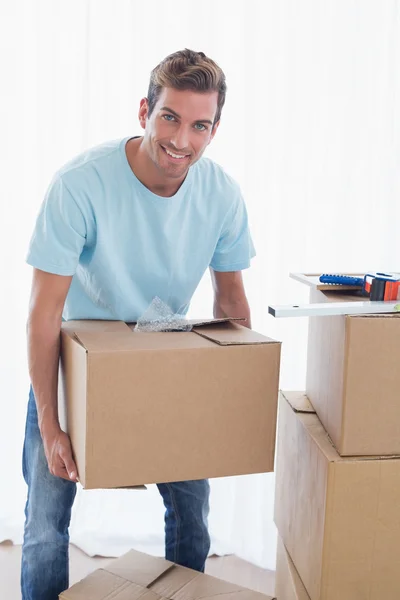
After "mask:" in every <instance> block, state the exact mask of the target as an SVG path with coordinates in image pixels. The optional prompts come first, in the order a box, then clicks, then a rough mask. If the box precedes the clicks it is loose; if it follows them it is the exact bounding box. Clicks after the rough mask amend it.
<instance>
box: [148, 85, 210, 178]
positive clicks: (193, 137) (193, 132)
mask: <svg viewBox="0 0 400 600" xmlns="http://www.w3.org/2000/svg"><path fill="white" fill-rule="evenodd" d="M217 102H218V92H207V93H199V92H194V91H191V90H176V89H173V88H163V89H162V91H161V94H160V97H159V98H158V101H157V103H156V105H155V107H154V109H153V112H152V113H151V115H150V117H149V116H148V104H147V100H146V99H143V100H142V101H141V103H140V111H139V121H140V124H141V126H142V127H143V129H145V134H144V142H145V148H146V150H147V152H148V154H149V156H150V158H151V160H152V161H153V163H154V164H155V166H156V167H157V168H158V170H159V171H160V172H161V174H162V175H163V176H164V177H166V178H172V179H184V177H185V176H186V173H187V171H188V169H189V167H190V166H191V165H193V164H194V163H195V162H196V161H198V160H199V158H200V157H201V156H202V154H203V152H204V150H205V149H206V147H207V146H208V144H209V143H210V142H211V140H212V139H213V137H214V135H215V133H216V131H217V128H218V125H219V123H216V124H215V125H214V127H213V123H214V118H215V114H216V112H217Z"/></svg>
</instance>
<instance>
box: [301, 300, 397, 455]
mask: <svg viewBox="0 0 400 600" xmlns="http://www.w3.org/2000/svg"><path fill="white" fill-rule="evenodd" d="M342 299H343V294H342V295H341V294H335V293H331V294H328V293H324V292H320V291H317V290H311V302H324V301H329V302H333V301H335V300H338V301H340V300H342ZM351 299H355V300H357V299H359V298H357V297H354V296H346V301H351ZM399 356H400V315H398V314H382V315H365V316H335V317H312V318H310V323H309V341H308V360H307V381H306V393H307V396H308V397H309V399H310V401H311V403H312V405H313V406H314V408H315V410H316V412H317V414H318V416H319V418H320V419H321V421H322V423H323V425H324V427H325V428H326V430H327V431H328V433H329V435H330V436H331V438H332V440H333V442H334V444H335V446H336V448H337V450H338V452H339V453H340V454H342V455H344V456H368V455H369V456H376V455H388V456H390V455H399V454H400V402H399V400H400V369H399Z"/></svg>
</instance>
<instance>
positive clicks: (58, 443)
mask: <svg viewBox="0 0 400 600" xmlns="http://www.w3.org/2000/svg"><path fill="white" fill-rule="evenodd" d="M42 437H43V444H44V452H45V455H46V459H47V464H48V467H49V471H50V473H51V474H52V475H54V476H55V477H62V478H63V479H67V480H68V481H74V482H75V483H76V482H77V481H79V479H78V470H77V468H76V464H75V461H74V459H73V457H72V447H71V440H70V439H69V436H68V435H67V434H66V433H65V432H64V431H63V430H62V429H61V428H58V429H56V430H54V431H52V432H51V433H49V432H46V433H45V434H43V436H42Z"/></svg>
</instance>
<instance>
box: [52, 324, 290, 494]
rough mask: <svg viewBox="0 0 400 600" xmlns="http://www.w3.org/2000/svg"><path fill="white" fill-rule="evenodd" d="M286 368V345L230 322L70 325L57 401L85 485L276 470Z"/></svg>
mask: <svg viewBox="0 0 400 600" xmlns="http://www.w3.org/2000/svg"><path fill="white" fill-rule="evenodd" d="M279 365H280V343H278V342H276V341H274V340H271V339H269V338H266V337H264V336H262V335H260V334H258V333H256V332H255V331H251V330H249V329H246V328H245V327H243V326H241V325H239V324H237V323H234V322H232V321H230V320H227V319H222V320H217V321H211V322H195V325H194V327H193V330H192V331H189V332H182V331H180V332H160V333H154V332H149V333H148V332H138V331H134V328H133V327H131V326H129V325H127V324H126V323H123V322H120V321H112V322H109V321H107V322H105V321H69V322H66V323H64V324H63V327H62V335H61V377H60V393H59V398H60V404H61V408H62V409H63V408H65V412H66V415H65V429H66V430H67V431H68V433H69V435H70V437H71V440H72V446H73V450H74V455H75V458H76V462H77V467H78V472H79V477H80V481H81V483H82V485H83V487H85V488H87V489H91V488H116V487H130V486H136V485H142V484H150V483H162V482H170V481H183V480H191V479H203V478H211V477H222V476H229V475H242V474H249V473H261V472H268V471H272V470H273V468H274V452H275V450H274V449H275V430H276V412H277V403H278V379H279Z"/></svg>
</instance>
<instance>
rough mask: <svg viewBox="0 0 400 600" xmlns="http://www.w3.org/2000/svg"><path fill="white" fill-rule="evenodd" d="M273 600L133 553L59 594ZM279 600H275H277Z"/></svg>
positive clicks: (70, 597)
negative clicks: (220, 597) (222, 597)
mask: <svg viewBox="0 0 400 600" xmlns="http://www.w3.org/2000/svg"><path fill="white" fill-rule="evenodd" d="M221 595H223V596H224V598H226V600H274V599H273V598H271V597H270V596H266V595H265V594H261V593H259V592H254V591H252V590H249V589H246V588H242V587H240V586H238V585H235V584H232V583H228V582H226V581H222V580H221V579H217V578H215V577H210V576H209V575H204V574H203V573H198V572H197V571H192V570H191V569H187V568H185V567H181V566H178V565H175V564H174V563H171V562H169V561H166V560H164V559H161V558H155V557H153V556H148V555H147V554H142V553H141V552H136V551H135V550H131V551H130V552H128V553H127V554H125V555H124V556H122V557H121V558H119V559H117V560H115V561H113V562H111V563H110V565H108V566H106V567H105V568H103V569H98V570H97V571H94V572H93V573H91V574H90V575H89V576H88V577H86V578H85V579H83V580H82V581H80V582H79V583H77V584H75V585H73V586H72V587H71V588H70V589H68V590H66V591H65V592H62V594H60V596H59V597H60V600H106V599H107V600H111V598H112V599H113V600H136V599H138V598H141V600H161V599H165V600H200V599H204V600H206V599H210V600H211V599H212V598H215V597H216V596H221ZM275 600H276V599H275Z"/></svg>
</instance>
